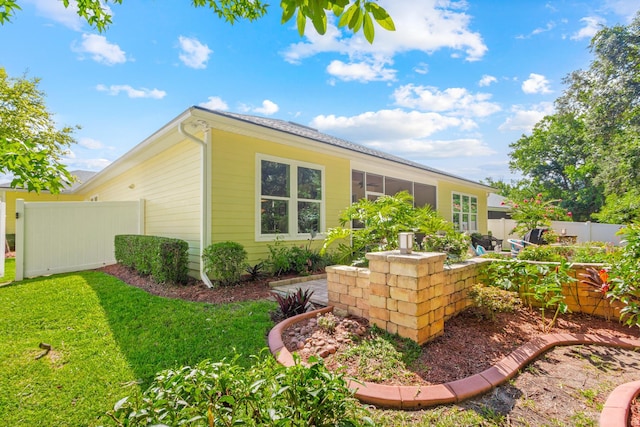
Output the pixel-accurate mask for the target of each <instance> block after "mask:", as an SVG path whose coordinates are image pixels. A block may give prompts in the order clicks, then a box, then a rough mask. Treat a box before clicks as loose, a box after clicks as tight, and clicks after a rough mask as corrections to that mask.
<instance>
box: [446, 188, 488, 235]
mask: <svg viewBox="0 0 640 427" xmlns="http://www.w3.org/2000/svg"><path fill="white" fill-rule="evenodd" d="M456 194H457V195H459V196H460V203H462V197H463V196H467V197H469V206H471V198H475V199H476V209H477V212H476V213H475V216H476V229H475V230H471V229H469V230H458V231H460V232H461V233H476V232H477V231H478V229H477V227H478V224H479V223H480V216H479V215H480V210H479V209H478V208H479V207H480V204H479V200H480V198H479V197H478V196H476V195H475V194H468V193H460V192H458V191H452V192H451V199H450V200H449V203H450V204H451V223H452V224H455V223H454V222H453V214H455V213H456V212H454V211H453V196H454V195H456ZM459 213H460V215H461V217H460V224H462V215H463V214H464V213H465V212H463V211H460V212H459ZM466 213H468V214H469V215H474V214H473V213H472V212H466ZM469 222H470V221H469Z"/></svg>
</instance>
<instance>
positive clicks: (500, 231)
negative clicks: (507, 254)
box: [488, 218, 623, 248]
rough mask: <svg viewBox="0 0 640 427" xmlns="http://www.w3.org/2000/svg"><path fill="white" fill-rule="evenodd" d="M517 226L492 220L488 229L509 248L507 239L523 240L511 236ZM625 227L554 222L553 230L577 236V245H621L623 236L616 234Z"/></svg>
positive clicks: (502, 220)
mask: <svg viewBox="0 0 640 427" xmlns="http://www.w3.org/2000/svg"><path fill="white" fill-rule="evenodd" d="M515 226H516V222H515V221H514V220H512V219H505V218H502V219H490V220H488V229H489V231H491V234H493V236H494V237H496V238H497V239H503V240H504V241H503V242H502V246H503V247H504V248H506V247H508V244H507V239H521V238H522V236H518V235H515V234H511V230H513V228H514V227H515ZM622 227H623V226H622V225H619V224H600V223H594V222H589V221H587V222H572V221H552V222H551V228H552V229H553V230H554V231H555V232H556V233H557V234H562V231H563V230H564V231H565V233H564V234H565V235H567V236H576V241H577V243H584V242H611V243H613V244H614V245H616V246H617V245H620V241H621V240H622V236H619V235H617V234H616V233H617V232H618V230H620V229H621V228H622Z"/></svg>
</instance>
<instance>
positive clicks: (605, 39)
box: [556, 12, 640, 195]
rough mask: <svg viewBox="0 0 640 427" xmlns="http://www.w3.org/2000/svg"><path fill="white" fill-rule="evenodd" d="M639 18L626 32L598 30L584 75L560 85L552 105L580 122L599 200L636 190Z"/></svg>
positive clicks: (639, 150) (639, 109)
mask: <svg viewBox="0 0 640 427" xmlns="http://www.w3.org/2000/svg"><path fill="white" fill-rule="evenodd" d="M638 46H640V12H638V14H637V15H636V17H635V19H634V20H633V21H632V22H631V24H629V25H628V26H622V25H616V26H614V27H610V28H607V27H605V28H603V29H601V30H600V31H599V32H598V33H597V34H596V35H595V36H594V37H593V39H592V41H591V44H590V50H591V52H593V53H594V55H595V59H594V60H593V61H592V62H591V65H590V67H589V69H588V70H586V71H583V70H578V71H575V72H573V73H571V74H570V75H569V76H567V77H566V78H565V80H564V82H565V83H566V84H568V88H567V90H566V91H565V93H564V94H563V96H562V97H560V98H559V99H558V100H557V101H556V105H557V107H558V110H559V111H560V112H561V113H571V114H575V116H576V117H577V118H578V119H579V120H581V121H583V123H584V125H585V130H586V132H587V134H588V138H589V145H590V146H591V152H590V155H591V157H592V163H593V164H597V165H598V169H599V170H598V174H597V177H596V182H597V183H599V184H600V185H602V186H603V188H604V191H605V194H606V195H608V194H618V195H622V194H624V193H625V192H626V191H628V190H630V189H633V188H635V187H637V186H638V185H640V173H639V172H638V167H639V166H640V141H639V137H638V134H639V131H640V50H639V49H638Z"/></svg>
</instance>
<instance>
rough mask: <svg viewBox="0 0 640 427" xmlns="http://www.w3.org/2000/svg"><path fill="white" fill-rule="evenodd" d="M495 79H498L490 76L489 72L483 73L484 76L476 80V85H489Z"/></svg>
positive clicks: (495, 80)
mask: <svg viewBox="0 0 640 427" xmlns="http://www.w3.org/2000/svg"><path fill="white" fill-rule="evenodd" d="M497 81H498V79H496V78H495V77H493V76H490V75H489V74H485V75H484V76H482V78H481V79H480V81H479V82H478V86H480V87H484V86H490V85H491V84H492V83H495V82H497Z"/></svg>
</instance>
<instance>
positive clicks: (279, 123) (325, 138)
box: [193, 106, 494, 190]
mask: <svg viewBox="0 0 640 427" xmlns="http://www.w3.org/2000/svg"><path fill="white" fill-rule="evenodd" d="M193 108H194V109H197V110H201V111H206V112H207V113H212V114H216V115H219V116H223V117H228V118H232V119H236V120H241V121H243V122H246V123H251V124H254V125H258V126H262V127H266V128H269V129H273V130H277V131H281V132H285V133H288V134H291V135H296V136H300V137H303V138H307V139H311V140H314V141H317V142H321V143H325V144H329V145H332V146H334V147H339V148H343V149H346V150H351V151H355V152H357V153H361V154H366V155H369V156H374V157H377V158H380V159H384V160H388V161H391V162H394V163H400V164H403V165H407V166H411V167H414V168H417V169H422V170H424V171H427V172H431V173H435V174H438V175H444V176H448V177H450V178H455V179H456V180H461V181H465V182H468V183H472V184H474V185H480V186H483V187H486V189H488V190H494V189H493V187H490V186H488V185H484V184H481V183H479V182H477V181H473V180H470V179H467V178H463V177H461V176H458V175H454V174H452V173H449V172H445V171H442V170H439V169H434V168H431V167H429V166H426V165H424V164H422V163H418V162H414V161H411V160H408V159H405V158H402V157H398V156H395V155H393V154H389V153H385V152H383V151H379V150H375V149H372V148H369V147H365V146H364V145H359V144H356V143H353V142H351V141H347V140H346V139H341V138H337V137H335V136H332V135H328V134H326V133H322V132H320V131H318V130H317V129H314V128H312V127H309V126H304V125H301V124H298V123H294V122H289V121H285V120H279V119H272V118H268V117H259V116H250V115H247V114H238V113H231V112H227V111H219V110H209V109H207V108H204V107H200V106H194V107H193Z"/></svg>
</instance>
